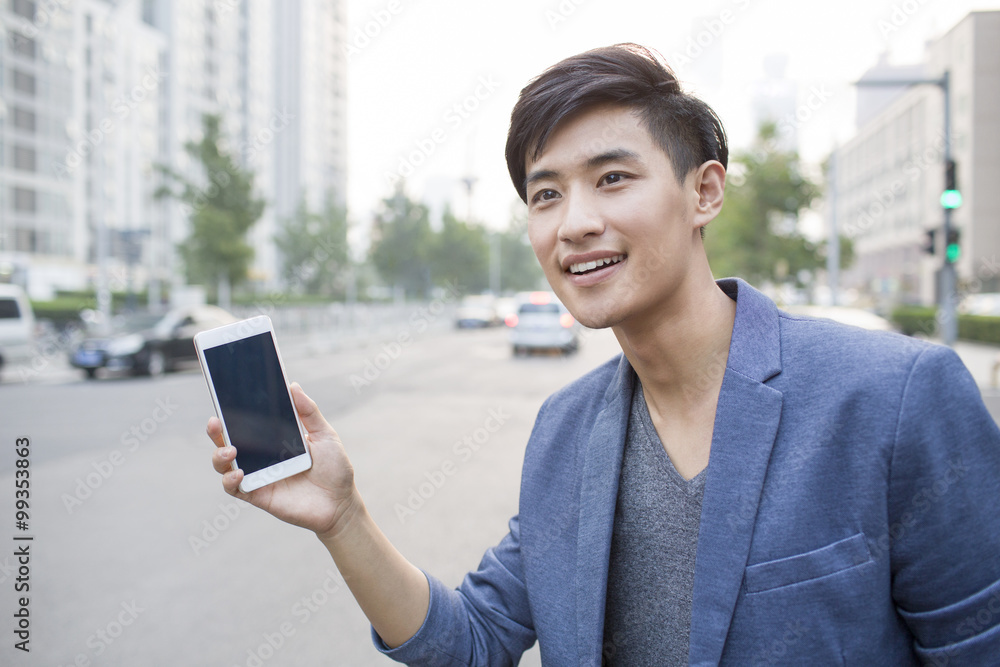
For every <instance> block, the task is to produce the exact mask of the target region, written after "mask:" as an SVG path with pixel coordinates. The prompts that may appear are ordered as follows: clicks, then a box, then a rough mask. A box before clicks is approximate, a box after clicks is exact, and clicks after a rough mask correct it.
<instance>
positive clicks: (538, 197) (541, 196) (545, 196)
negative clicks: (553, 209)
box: [532, 190, 559, 202]
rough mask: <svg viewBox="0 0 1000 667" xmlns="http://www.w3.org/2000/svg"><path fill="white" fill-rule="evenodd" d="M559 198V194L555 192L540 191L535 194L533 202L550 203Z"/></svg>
mask: <svg viewBox="0 0 1000 667" xmlns="http://www.w3.org/2000/svg"><path fill="white" fill-rule="evenodd" d="M558 196H559V193H558V192H556V191H555V190H539V191H538V192H537V193H536V194H535V196H534V197H532V201H536V202H537V201H549V200H550V199H555V198H556V197H558Z"/></svg>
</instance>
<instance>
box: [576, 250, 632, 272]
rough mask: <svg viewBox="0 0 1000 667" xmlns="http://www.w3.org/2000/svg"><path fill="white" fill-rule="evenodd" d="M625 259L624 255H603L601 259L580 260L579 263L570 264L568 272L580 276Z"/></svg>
mask: <svg viewBox="0 0 1000 667" xmlns="http://www.w3.org/2000/svg"><path fill="white" fill-rule="evenodd" d="M623 259H625V255H615V256H614V257H605V258H603V259H596V260H594V261H592V262H580V263H579V264H570V265H569V272H570V273H572V274H574V275H577V276H581V275H584V274H587V273H590V272H591V271H596V270H597V269H600V268H603V267H605V266H610V265H612V264H617V263H618V262H620V261H622V260H623Z"/></svg>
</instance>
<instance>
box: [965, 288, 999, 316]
mask: <svg viewBox="0 0 1000 667" xmlns="http://www.w3.org/2000/svg"><path fill="white" fill-rule="evenodd" d="M958 312H959V313H961V314H963V315H986V316H992V317H997V316H1000V293H997V292H985V293H979V294H970V295H968V296H966V297H965V298H964V299H962V302H961V303H960V304H959V305H958Z"/></svg>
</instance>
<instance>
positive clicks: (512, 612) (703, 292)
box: [208, 45, 1000, 666]
mask: <svg viewBox="0 0 1000 667" xmlns="http://www.w3.org/2000/svg"><path fill="white" fill-rule="evenodd" d="M727 153H728V151H727V147H726V139H725V134H724V132H723V129H722V126H721V123H720V122H719V120H718V118H717V117H716V116H715V114H714V113H713V112H712V111H711V109H709V108H708V107H707V106H706V105H705V104H703V103H702V102H700V101H698V100H696V99H694V98H692V97H690V96H688V95H687V94H685V93H684V92H682V91H681V90H680V87H679V86H678V84H677V81H676V79H675V78H674V76H673V74H672V73H671V72H670V70H669V69H668V68H667V67H666V66H665V65H664V64H663V63H661V62H660V61H659V60H658V59H657V58H656V57H655V56H653V55H652V54H651V53H649V52H648V51H646V50H645V49H642V48H641V47H637V46H635V45H619V46H616V47H610V48H605V49H597V50H595V51H590V52H587V53H584V54H580V55H578V56H575V57H572V58H569V59H567V60H566V61H563V62H562V63H559V64H558V65H556V66H554V67H553V68H551V69H549V70H548V71H546V72H545V73H543V74H542V75H541V76H540V77H539V78H537V79H535V80H534V81H532V82H531V83H530V84H529V85H528V86H527V87H526V88H525V89H524V90H523V91H522V93H521V97H520V99H519V101H518V103H517V106H516V107H515V108H514V111H513V114H512V119H511V128H510V133H509V135H508V145H507V160H508V166H509V169H510V173H511V178H512V179H513V182H514V185H515V187H516V188H517V189H518V191H519V193H520V195H521V197H522V198H523V199H524V200H525V201H526V202H527V204H528V210H529V235H530V238H531V243H532V246H533V248H534V250H535V252H536V254H537V256H538V259H539V261H540V262H541V265H542V267H543V269H544V270H545V275H546V277H547V278H548V280H549V283H550V284H551V285H552V288H553V289H554V290H555V292H556V293H557V294H558V296H559V298H560V299H561V300H562V301H563V303H565V304H566V306H567V307H568V308H569V310H570V312H571V313H572V314H573V315H574V316H575V317H576V318H577V319H578V320H580V321H581V322H582V323H583V324H585V325H587V326H590V327H611V328H612V330H613V331H614V333H615V335H616V336H617V338H618V341H619V342H620V344H621V347H622V350H623V355H621V356H620V357H619V358H616V359H613V360H612V361H611V362H609V363H607V364H605V365H604V366H602V367H600V368H598V369H596V370H595V371H593V372H591V373H590V374H588V375H586V376H585V377H583V378H581V379H580V380H578V381H576V382H574V383H573V384H571V385H569V386H568V387H566V388H564V389H563V390H561V391H560V392H558V393H556V394H554V395H553V396H552V397H550V398H549V399H548V400H547V401H546V403H545V404H544V405H543V407H542V409H541V410H540V412H539V414H538V419H537V421H536V424H535V428H534V430H533V432H532V436H531V440H530V442H529V444H528V448H527V452H526V455H525V461H524V469H523V475H522V485H521V498H520V510H519V514H518V516H517V517H515V518H513V519H512V520H511V521H510V532H509V534H508V535H507V536H506V537H505V538H504V539H503V540H502V541H501V542H500V544H499V545H498V546H497V547H495V548H493V549H490V550H489V551H488V552H487V553H486V555H485V557H484V558H483V561H482V562H481V563H480V566H479V569H478V570H477V571H476V572H473V573H470V574H469V575H468V576H467V577H466V579H465V581H464V582H463V583H462V585H461V586H460V588H459V589H458V590H457V591H452V590H448V589H446V588H445V587H444V586H443V585H442V584H441V583H440V582H438V581H437V580H436V579H434V578H433V577H431V576H429V575H425V574H424V573H422V572H421V571H420V570H419V569H417V568H416V567H415V566H413V565H411V564H410V563H408V562H407V561H406V560H405V559H404V558H403V557H402V556H401V555H400V554H399V553H398V552H397V551H396V550H395V549H394V548H393V547H392V546H391V545H390V544H389V543H388V541H387V540H386V538H385V537H384V536H383V535H382V533H381V532H380V531H379V530H378V528H377V527H376V526H375V525H374V523H373V522H372V519H371V517H370V516H369V515H368V514H367V512H366V511H365V506H364V503H363V502H362V500H361V498H360V496H359V495H358V492H357V489H356V488H355V486H354V483H353V472H352V469H351V466H350V463H349V461H348V459H347V456H346V454H345V453H344V449H343V447H342V445H341V443H340V441H339V438H338V437H337V435H336V433H335V432H334V430H333V429H332V427H330V425H329V424H328V423H327V422H326V421H325V420H324V419H323V418H322V416H321V415H320V413H319V411H318V409H317V407H316V405H315V403H313V402H312V401H311V400H310V399H308V398H307V397H306V396H305V394H304V393H303V392H302V390H301V389H300V388H299V387H298V386H295V387H294V396H295V400H296V407H297V409H298V410H299V412H300V414H301V416H302V419H303V423H304V424H305V426H306V428H307V430H308V431H309V434H310V435H309V438H310V446H311V451H312V454H313V460H314V464H313V468H312V469H311V470H310V471H308V472H306V473H303V474H301V475H298V476H296V477H293V478H290V479H288V480H285V481H282V482H279V483H277V484H274V485H272V486H268V487H264V488H262V489H259V490H257V491H254V492H253V493H252V494H249V495H244V494H242V493H239V492H238V490H237V488H236V487H237V485H238V483H239V481H240V479H241V477H242V473H241V472H239V471H235V472H233V471H230V470H229V467H230V462H231V461H232V460H233V457H234V456H235V454H236V453H235V452H234V451H233V450H232V448H230V447H224V446H223V444H224V443H223V441H222V438H221V433H220V426H219V423H218V421H217V420H215V419H213V420H210V422H209V426H208V431H209V434H210V436H211V437H212V439H213V440H214V441H215V443H216V445H217V446H218V449H217V450H216V451H215V455H214V458H213V463H214V466H215V468H216V470H217V471H219V472H220V473H223V486H224V488H225V489H226V491H227V492H229V493H231V494H233V495H236V496H238V497H241V498H244V499H246V500H247V501H249V502H251V503H253V504H255V505H257V506H259V507H262V508H264V509H265V510H267V511H269V512H271V513H272V514H274V515H275V516H277V517H279V518H281V519H283V520H286V521H289V522H291V523H294V524H297V525H300V526H304V527H306V528H309V529H311V530H313V531H315V532H316V533H317V535H318V536H319V538H320V540H321V541H322V542H323V544H324V545H325V546H326V547H327V548H328V549H329V551H330V553H331V555H332V557H333V559H334V560H335V562H336V564H337V566H338V567H339V568H340V570H341V572H342V574H343V575H344V578H345V580H346V581H347V583H348V585H349V586H350V588H351V590H352V592H353V593H354V595H355V596H356V598H357V600H358V602H359V603H360V604H361V606H362V608H363V609H364V611H365V613H366V614H367V615H368V618H369V619H370V620H371V622H372V626H373V630H374V632H375V633H376V634H377V636H376V637H375V640H376V644H377V646H378V647H379V648H380V650H383V651H385V652H387V653H388V654H389V655H391V656H392V657H394V658H396V659H398V660H400V661H402V662H407V663H410V664H421V665H472V664H475V665H487V664H489V665H508V664H514V663H516V662H517V660H518V659H519V657H520V656H521V654H522V652H523V651H524V650H525V649H527V648H528V647H530V646H531V645H532V644H533V643H534V642H535V640H536V639H537V640H538V641H539V642H540V647H541V653H542V659H543V662H544V663H545V664H546V665H549V664H551V665H594V666H596V665H600V664H602V662H605V663H608V664H618V665H643V664H657V665H664V664H688V663H690V664H696V665H717V664H724V665H748V664H787V665H802V664H817V665H825V664H848V665H862V664H863V665H870V664H885V665H918V664H935V665H936V664H942V665H943V664H948V665H985V664H995V661H996V660H997V656H998V655H1000V512H998V511H997V509H996V507H997V498H998V497H1000V431H998V429H997V426H996V424H995V423H994V422H993V421H992V419H991V418H990V416H989V415H988V413H987V412H986V410H985V408H984V407H983V404H982V400H981V399H980V396H979V392H978V390H977V388H976V386H975V384H974V383H973V381H972V379H971V378H970V376H969V374H968V373H967V372H966V370H965V368H964V367H963V366H962V363H961V361H960V360H959V359H958V358H957V356H956V355H954V354H953V353H952V352H951V351H950V350H948V349H947V348H944V347H940V346H934V345H929V344H925V343H921V342H918V341H914V340H912V339H908V338H904V337H902V336H897V335H892V334H875V333H869V332H863V331H860V330H857V329H853V328H849V327H844V326H841V325H837V324H834V323H831V322H826V321H817V320H809V319H805V318H797V317H792V316H789V315H787V314H785V313H782V312H780V311H778V310H777V308H776V307H775V305H774V304H773V303H772V302H770V301H769V300H768V299H766V298H765V297H764V296H763V295H761V294H760V293H759V292H757V291H755V290H754V289H753V288H751V287H750V286H749V285H747V284H746V283H745V282H742V281H739V280H734V279H729V280H722V281H718V282H716V281H715V280H714V279H713V277H712V273H711V270H710V269H709V265H708V261H707V259H706V256H705V251H704V248H703V245H702V229H703V228H704V227H705V225H706V224H708V223H709V222H710V221H711V220H712V219H713V218H714V217H715V215H716V214H717V213H718V212H719V210H720V208H721V206H722V199H723V191H724V185H725V174H726V171H725V169H726V161H727V157H728V155H727Z"/></svg>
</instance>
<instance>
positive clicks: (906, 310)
mask: <svg viewBox="0 0 1000 667" xmlns="http://www.w3.org/2000/svg"><path fill="white" fill-rule="evenodd" d="M936 314H937V308H927V307H923V306H900V307H899V308H896V309H895V310H894V311H892V316H891V319H892V323H893V324H895V325H896V326H897V327H899V330H900V331H902V332H903V333H905V334H906V335H907V336H912V335H914V334H918V333H922V334H926V335H931V334H933V333H934V332H935V331H936V330H937V322H936V321H935V319H934V316H935V315H936Z"/></svg>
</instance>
